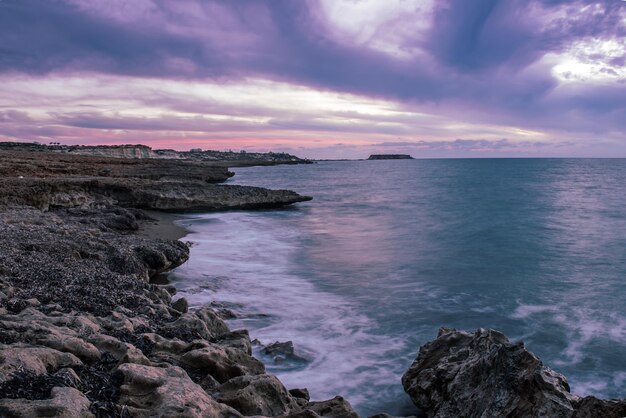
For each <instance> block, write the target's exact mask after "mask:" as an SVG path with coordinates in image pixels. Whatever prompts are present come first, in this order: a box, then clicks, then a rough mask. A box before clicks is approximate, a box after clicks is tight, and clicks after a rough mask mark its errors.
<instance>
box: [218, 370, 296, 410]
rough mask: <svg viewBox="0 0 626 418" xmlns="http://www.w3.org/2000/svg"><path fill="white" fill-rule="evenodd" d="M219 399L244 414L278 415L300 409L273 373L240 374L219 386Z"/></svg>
mask: <svg viewBox="0 0 626 418" xmlns="http://www.w3.org/2000/svg"><path fill="white" fill-rule="evenodd" d="M219 391H220V396H219V397H218V398H217V400H218V401H219V402H221V403H224V404H226V405H229V406H231V407H233V408H235V409H236V410H237V411H239V412H241V413H242V414H244V415H264V416H278V415H282V414H287V413H289V412H291V411H294V410H297V409H299V407H298V405H297V403H296V402H295V401H294V399H293V398H292V397H291V395H290V394H289V392H287V390H286V389H285V387H284V386H283V385H282V384H281V383H280V381H279V380H278V379H277V378H276V377H275V376H272V375H267V374H264V375H259V376H240V377H235V378H233V379H230V380H229V381H228V382H226V383H224V384H223V385H221V386H220V387H219Z"/></svg>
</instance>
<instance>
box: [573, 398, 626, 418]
mask: <svg viewBox="0 0 626 418" xmlns="http://www.w3.org/2000/svg"><path fill="white" fill-rule="evenodd" d="M574 407H575V408H576V412H575V414H574V415H573V418H595V417H602V418H623V417H626V400H623V399H622V400H616V399H612V400H603V399H597V398H594V397H593V396H587V397H585V398H580V399H577V400H576V401H575V402H574Z"/></svg>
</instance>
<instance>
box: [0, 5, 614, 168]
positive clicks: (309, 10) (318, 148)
mask: <svg viewBox="0 0 626 418" xmlns="http://www.w3.org/2000/svg"><path fill="white" fill-rule="evenodd" d="M2 140H6V141H29V142H32V141H38V142H42V143H49V142H61V143H63V144H85V145H87V144H125V143H143V144H146V145H149V146H151V147H153V148H173V149H178V150H187V149H190V148H203V149H219V150H223V149H233V150H240V149H246V150H249V151H269V150H272V151H285V152H290V153H294V154H296V155H298V156H302V157H308V158H363V157H367V156H368V155H369V154H371V153H385V152H387V153H409V154H411V155H413V156H414V157H418V158H419V157H527V156H533V157H535V156H538V157H550V156H575V157H585V156H589V157H626V1H624V0H604V1H575V0H567V1H563V0H501V1H498V0H438V1H434V0H265V1H263V0H223V1H209V0H0V141H2Z"/></svg>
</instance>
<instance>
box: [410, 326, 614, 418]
mask: <svg viewBox="0 0 626 418" xmlns="http://www.w3.org/2000/svg"><path fill="white" fill-rule="evenodd" d="M402 384H403V386H404V390H405V391H406V392H407V393H408V394H409V396H410V397H411V399H412V400H413V403H414V404H415V405H416V406H417V407H418V408H419V409H421V410H422V412H423V413H425V414H426V416H428V417H434V418H448V417H450V418H451V417H468V418H471V417H481V418H482V417H519V418H522V417H550V418H552V417H554V418H591V417H603V418H621V417H624V416H626V401H625V400H601V399H597V398H594V397H591V396H589V397H586V398H580V397H578V396H575V395H572V394H571V393H570V388H569V385H568V383H567V380H566V379H565V377H564V376H563V375H561V374H559V373H557V372H555V371H554V370H552V369H550V368H548V367H547V366H545V365H544V364H543V363H542V362H541V361H540V360H539V359H538V358H537V357H536V356H535V355H534V354H533V353H531V352H530V351H528V350H526V348H525V347H524V343H522V342H511V341H509V340H508V339H507V338H506V337H505V336H504V335H503V334H502V333H500V332H498V331H494V330H487V329H482V328H481V329H479V330H477V331H476V332H474V333H468V332H463V331H457V330H454V329H447V328H441V329H440V330H439V335H438V336H437V339H436V340H434V341H431V342H429V343H427V344H425V345H424V346H422V347H421V348H420V351H419V355H418V356H417V359H416V360H415V361H414V362H413V364H412V365H411V367H410V368H409V370H408V371H407V372H406V373H405V374H404V376H402Z"/></svg>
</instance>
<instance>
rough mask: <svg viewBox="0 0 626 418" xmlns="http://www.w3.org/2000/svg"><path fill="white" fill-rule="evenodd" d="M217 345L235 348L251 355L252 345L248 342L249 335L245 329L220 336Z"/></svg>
mask: <svg viewBox="0 0 626 418" xmlns="http://www.w3.org/2000/svg"><path fill="white" fill-rule="evenodd" d="M217 344H219V345H222V346H225V347H231V348H237V349H239V350H241V351H243V352H245V353H247V354H249V355H252V343H251V342H250V334H249V332H248V330H247V329H239V330H235V331H232V332H228V333H226V334H222V335H221V336H220V339H219V341H218V342H217Z"/></svg>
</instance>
